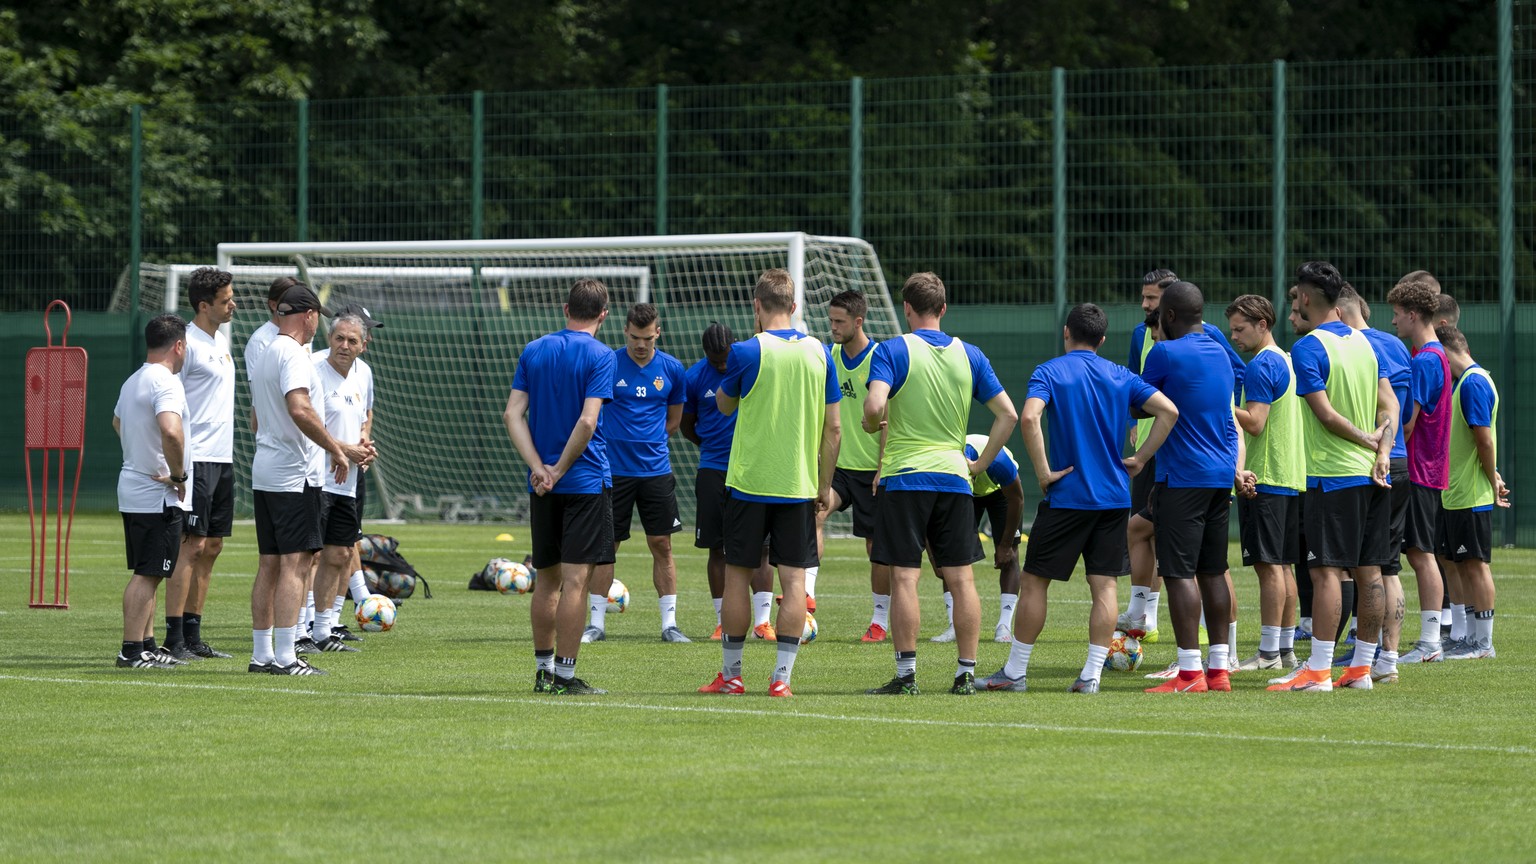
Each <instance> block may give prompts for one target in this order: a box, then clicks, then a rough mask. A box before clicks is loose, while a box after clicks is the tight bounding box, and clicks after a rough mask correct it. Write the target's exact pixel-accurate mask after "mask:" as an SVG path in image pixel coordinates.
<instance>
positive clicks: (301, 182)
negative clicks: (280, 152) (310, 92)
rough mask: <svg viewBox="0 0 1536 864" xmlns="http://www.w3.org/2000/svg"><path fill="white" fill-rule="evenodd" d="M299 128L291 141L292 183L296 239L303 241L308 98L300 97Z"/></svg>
mask: <svg viewBox="0 0 1536 864" xmlns="http://www.w3.org/2000/svg"><path fill="white" fill-rule="evenodd" d="M298 110H299V130H298V133H297V135H296V136H295V141H294V142H293V146H294V152H295V159H294V164H295V165H296V166H297V167H296V168H295V169H294V171H295V173H296V174H297V178H296V180H297V182H296V183H295V184H294V185H295V186H296V187H297V188H295V189H294V193H293V198H294V205H295V206H294V210H295V216H294V218H295V222H296V223H297V224H296V226H295V228H296V229H297V230H296V233H297V234H298V238H297V239H298V241H299V242H300V243H304V242H306V241H308V240H309V100H308V99H300V100H299V104H298Z"/></svg>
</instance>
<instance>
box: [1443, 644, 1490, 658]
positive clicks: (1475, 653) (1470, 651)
mask: <svg viewBox="0 0 1536 864" xmlns="http://www.w3.org/2000/svg"><path fill="white" fill-rule="evenodd" d="M1497 656H1498V654H1496V653H1495V652H1494V650H1493V643H1492V642H1473V641H1470V640H1468V641H1466V642H1463V643H1461V646H1460V648H1458V649H1457V650H1455V651H1448V652H1446V655H1445V659H1447V660H1492V659H1493V658H1494V657H1497Z"/></svg>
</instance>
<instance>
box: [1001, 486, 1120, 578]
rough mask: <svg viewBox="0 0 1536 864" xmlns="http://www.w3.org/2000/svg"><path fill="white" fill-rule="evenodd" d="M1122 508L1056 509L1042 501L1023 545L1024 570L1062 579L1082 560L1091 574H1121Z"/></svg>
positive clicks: (1069, 574) (1085, 569)
mask: <svg viewBox="0 0 1536 864" xmlns="http://www.w3.org/2000/svg"><path fill="white" fill-rule="evenodd" d="M1128 518H1130V514H1129V513H1127V512H1126V511H1124V510H1120V509H1115V510H1067V509H1060V510H1058V509H1055V508H1053V507H1051V505H1050V504H1048V503H1046V502H1044V501H1041V502H1040V506H1039V508H1037V509H1036V510H1035V524H1034V525H1033V526H1032V527H1031V528H1030V529H1029V545H1028V546H1026V547H1025V548H1024V572H1025V573H1029V574H1032V575H1034V576H1043V577H1045V578H1046V579H1055V580H1056V581H1058V582H1065V581H1067V580H1068V579H1070V578H1072V568H1074V567H1076V566H1077V560H1078V559H1079V558H1081V559H1082V560H1083V570H1084V572H1086V573H1088V574H1089V575H1090V576H1124V575H1125V574H1127V573H1129V572H1131V570H1130V567H1128V566H1127V561H1128V559H1127V558H1126V541H1125V521H1126V519H1128Z"/></svg>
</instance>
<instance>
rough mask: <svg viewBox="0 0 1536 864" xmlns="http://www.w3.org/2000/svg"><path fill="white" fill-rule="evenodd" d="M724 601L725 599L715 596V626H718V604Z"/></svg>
mask: <svg viewBox="0 0 1536 864" xmlns="http://www.w3.org/2000/svg"><path fill="white" fill-rule="evenodd" d="M724 602H725V601H724V600H722V599H720V598H719V597H716V598H715V626H716V627H719V626H720V604H722V603H724Z"/></svg>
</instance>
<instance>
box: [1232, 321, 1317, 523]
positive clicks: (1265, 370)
mask: <svg viewBox="0 0 1536 864" xmlns="http://www.w3.org/2000/svg"><path fill="white" fill-rule="evenodd" d="M1290 385H1291V369H1290V367H1289V366H1287V365H1285V361H1284V360H1282V359H1280V357H1279V356H1278V355H1276V354H1275V352H1273V351H1260V352H1259V353H1258V354H1255V355H1254V357H1253V362H1252V363H1249V364H1248V374H1247V375H1246V376H1244V378H1243V403H1244V404H1245V405H1246V404H1247V403H1249V402H1259V403H1262V404H1265V405H1273V404H1275V400H1277V399H1279V398H1280V397H1282V396H1284V395H1285V388H1287V387H1289V386H1290ZM1301 410H1303V411H1305V410H1307V409H1306V408H1302V409H1301ZM1255 488H1257V489H1258V491H1260V492H1263V493H1265V494H1268V495H1296V494H1298V493H1297V492H1296V490H1295V489H1291V488H1289V487H1287V486H1270V485H1268V484H1267V483H1260V484H1258V486H1257V487H1255Z"/></svg>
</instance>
